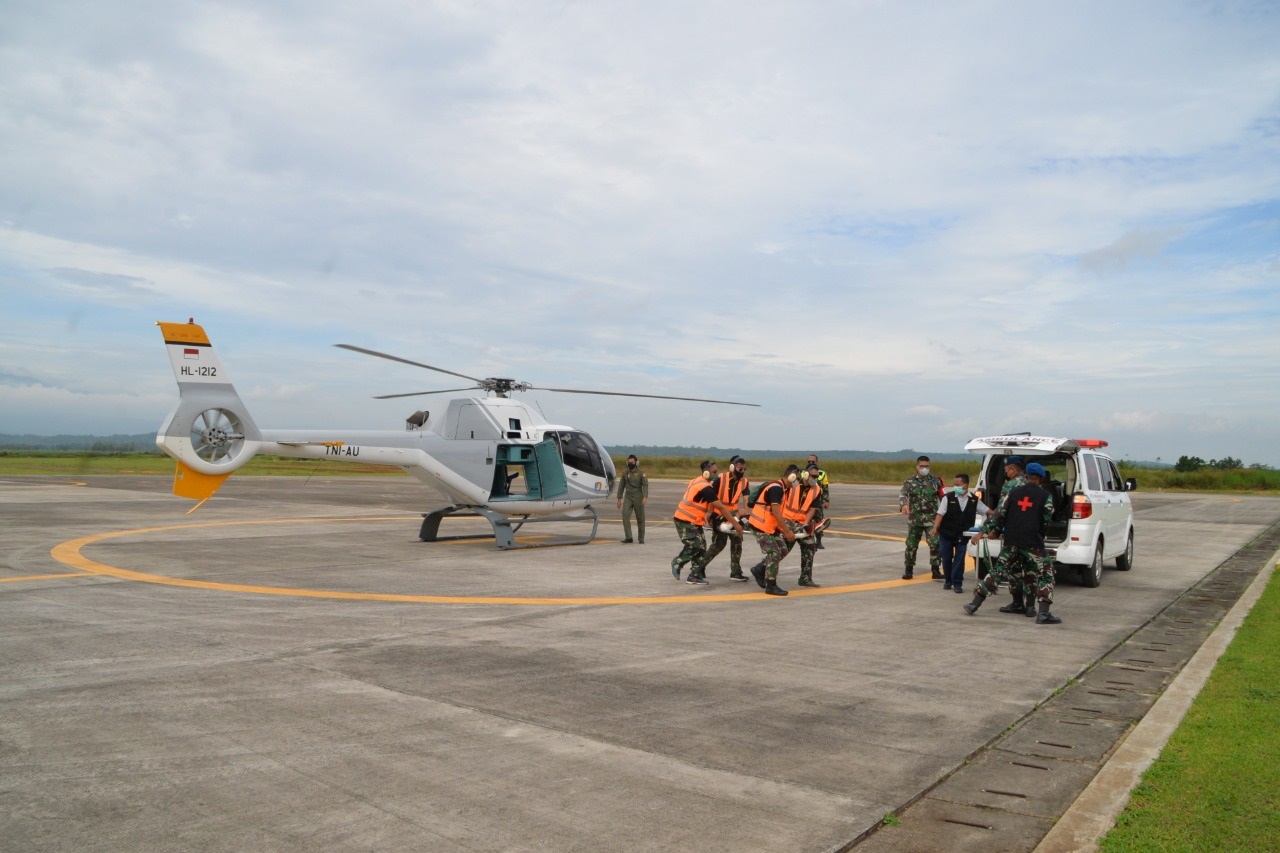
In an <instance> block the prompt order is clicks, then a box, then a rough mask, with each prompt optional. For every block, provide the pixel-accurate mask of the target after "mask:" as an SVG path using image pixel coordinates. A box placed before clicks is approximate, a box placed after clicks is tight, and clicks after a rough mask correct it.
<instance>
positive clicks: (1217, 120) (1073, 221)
mask: <svg viewBox="0 0 1280 853" xmlns="http://www.w3.org/2000/svg"><path fill="white" fill-rule="evenodd" d="M0 8H2V9H3V20H4V26H3V27H0V151H3V152H4V153H3V156H2V157H0V297H2V299H3V302H2V306H3V307H2V308H0V433H35V434H40V435H52V434H62V433H68V434H92V435H107V434H112V433H126V434H131V433H137V432H147V431H150V430H153V429H155V428H157V427H158V426H159V424H160V422H161V421H162V420H163V419H164V417H165V415H166V414H167V413H168V411H169V410H170V408H172V406H173V404H174V402H175V401H176V396H177V391H176V386H175V385H174V381H173V376H172V373H171V371H170V369H169V365H168V361H167V358H166V356H165V352H164V347H163V343H162V340H161V337H160V333H159V330H158V329H156V328H155V326H154V323H155V321H185V320H187V319H188V318H190V317H194V318H195V319H196V321H197V322H199V323H201V324H202V325H203V326H204V327H205V329H206V330H207V332H208V334H209V336H210V338H211V340H212V341H213V344H214V346H215V348H216V349H217V351H218V354H219V356H220V357H221V360H222V363H223V365H224V367H225V368H226V370H227V372H228V373H229V374H230V378H231V379H232V380H233V381H234V383H235V385H236V388H237V390H238V391H239V392H240V395H241V396H242V398H243V399H244V401H245V403H246V404H247V405H248V407H249V409H250V411H251V413H252V415H253V417H254V419H255V420H256V421H257V423H258V424H259V426H262V427H267V428H309V429H322V428H335V429H339V428H344V427H345V428H359V429H371V428H373V429H376V428H386V429H396V430H398V429H401V428H402V427H403V422H404V418H405V417H406V416H407V415H408V414H410V413H411V412H412V411H413V410H414V409H416V408H425V409H430V408H432V407H433V406H435V407H442V406H443V405H444V400H446V399H447V398H448V395H445V396H443V397H441V396H428V397H416V398H414V397H411V398H406V399H399V400H387V401H380V400H374V399H371V398H372V397H373V396H374V395H378V394H393V393H403V392H410V391H428V390H441V389H448V388H457V387H460V384H466V383H465V382H462V383H460V381H459V380H458V379H457V378H456V377H450V376H446V375H443V374H437V373H432V372H430V371H426V370H422V369H420V368H414V367H410V366H407V365H403V364H396V363H392V362H388V361H385V360H380V359H376V358H371V357H369V356H364V355H360V354H357V353H354V352H351V351H347V350H343V349H338V348H335V347H334V346H333V344H337V343H348V344H354V345H356V346H361V347H366V348H369V349H374V350H379V351H382V352H387V353H392V354H395V355H398V356H401V357H403V358H407V359H411V360H414V361H419V362H424V363H427V364H431V365H435V366H439V367H443V368H445V369H447V370H452V371H456V372H459V373H463V374H466V375H469V376H477V377H485V376H502V377H512V378H515V379H517V380H521V381H526V382H530V383H532V384H534V385H538V386H547V387H567V388H582V389H595V390H608V391H629V392H636V393H643V394H665V395H675V396H688V397H710V398H715V399H723V400H734V401H741V402H751V403H758V404H760V408H758V409H753V408H742V407H735V406H716V405H709V404H698V403H678V402H664V401H653V400H641V399H626V398H613V397H593V396H585V395H576V394H553V393H546V392H530V393H528V394H527V395H526V397H527V399H528V400H529V401H530V402H531V403H536V404H537V405H538V406H539V407H540V409H541V410H542V411H543V413H544V415H545V416H546V417H547V419H548V420H550V421H552V422H555V423H562V424H570V425H573V426H575V427H578V428H581V429H585V430H587V431H589V432H590V433H592V434H593V435H595V436H596V437H597V438H598V439H600V440H601V441H602V442H604V443H605V444H606V446H608V445H610V444H617V445H622V444H625V445H686V446H704V447H712V446H714V447H722V448H728V447H737V448H746V449H756V450H765V449H779V450H781V449H797V450H806V449H814V450H816V449H849V450H881V451H886V450H887V451H892V450H898V449H903V448H913V449H916V450H920V451H933V452H958V451H959V450H960V449H961V448H962V447H963V445H964V443H965V442H966V441H968V440H969V439H971V438H973V437H975V436H982V435H992V434H998V433H1002V432H1013V431H1024V430H1025V431H1031V432H1034V433H1037V434H1046V435H1059V436H1069V437H1077V438H1085V437H1089V438H1103V439H1106V440H1108V441H1109V442H1110V443H1111V448H1110V449H1111V451H1112V452H1113V454H1114V455H1115V456H1116V457H1117V458H1120V459H1130V460H1134V461H1139V460H1142V461H1155V460H1161V461H1165V462H1172V461H1175V460H1176V459H1177V458H1178V457H1179V456H1180V455H1184V454H1185V455H1196V456H1201V457H1203V458H1205V459H1211V458H1222V457H1224V456H1233V457H1237V458H1240V459H1242V460H1243V461H1244V462H1245V463H1261V464H1267V465H1272V466H1277V467H1280V441H1277V439H1278V438H1280V429H1278V428H1277V425H1278V423H1280V397H1278V395H1280V390H1278V389H1280V334H1278V332H1277V325H1278V324H1277V319H1278V317H1277V315H1280V50H1277V47H1276V46H1277V45H1280V4H1276V3H1272V2H1238V3H1232V2H1142V0H1129V2H1123V3H1115V2H1110V1H1109V0H1108V2H1087V0H1086V2H1077V3H1070V4H1065V3H1050V2H1012V0H1011V1H1010V2H986V1H985V0H984V1H983V2H979V1H978V0H955V1H954V2H946V3H941V2H938V3H922V2H881V0H847V2H821V3H818V2H803V0H801V2H797V0H788V2H785V3H782V2H779V3H772V2H760V3H753V4H746V5H744V4H741V3H731V2H704V0H681V2H665V0H655V2H646V3H626V2H610V0H593V1H592V2H554V3H552V2H536V0H534V2H426V1H425V0H424V1H423V2H418V1H417V0H415V2H408V0H366V2H362V3H360V4H351V3H340V2H329V0H306V2H302V0H292V2H272V0H254V2H236V0H227V2H188V1H187V0H163V2H161V1H160V0H155V2H141V1H140V0H137V1H134V0H122V1H121V2H117V3H110V4H104V3H98V2H87V0H85V2H80V0H60V2H56V3H47V2H34V0H33V1H32V2H27V1H26V0H3V2H0Z"/></svg>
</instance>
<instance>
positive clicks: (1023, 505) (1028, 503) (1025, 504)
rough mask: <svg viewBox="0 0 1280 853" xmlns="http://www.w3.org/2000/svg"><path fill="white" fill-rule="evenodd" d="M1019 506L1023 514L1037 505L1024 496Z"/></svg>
mask: <svg viewBox="0 0 1280 853" xmlns="http://www.w3.org/2000/svg"><path fill="white" fill-rule="evenodd" d="M1018 506H1019V507H1020V508H1021V509H1022V511H1023V512H1026V511H1027V510H1029V509H1031V508H1032V507H1033V506H1035V504H1034V503H1032V502H1031V498H1029V497H1027V496H1026V495H1023V496H1022V500H1020V501H1018Z"/></svg>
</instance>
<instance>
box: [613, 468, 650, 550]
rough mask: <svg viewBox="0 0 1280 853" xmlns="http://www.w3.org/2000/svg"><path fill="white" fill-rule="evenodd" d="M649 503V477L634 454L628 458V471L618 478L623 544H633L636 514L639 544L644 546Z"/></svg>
mask: <svg viewBox="0 0 1280 853" xmlns="http://www.w3.org/2000/svg"><path fill="white" fill-rule="evenodd" d="M648 502H649V477H648V476H647V475H646V474H645V473H644V471H643V470H641V468H640V460H639V459H637V458H636V455H635V454H634V453H633V454H631V455H630V456H628V457H627V470H626V471H624V472H623V473H622V476H621V477H619V478H618V509H620V510H622V535H623V540H622V542H623V544H624V545H629V544H631V515H632V513H634V514H635V517H636V528H637V532H638V533H639V534H640V539H639V542H640V544H641V545H643V544H644V507H645V504H647V503H648Z"/></svg>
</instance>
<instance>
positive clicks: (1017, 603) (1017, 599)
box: [1000, 590, 1026, 613]
mask: <svg viewBox="0 0 1280 853" xmlns="http://www.w3.org/2000/svg"><path fill="white" fill-rule="evenodd" d="M1025 609H1026V608H1025V605H1023V603H1022V590H1017V591H1015V592H1014V593H1013V601H1010V602H1009V603H1008V604H1006V605H1005V606H1004V607H1001V608H1000V612H1001V613H1021V612H1023V610H1025Z"/></svg>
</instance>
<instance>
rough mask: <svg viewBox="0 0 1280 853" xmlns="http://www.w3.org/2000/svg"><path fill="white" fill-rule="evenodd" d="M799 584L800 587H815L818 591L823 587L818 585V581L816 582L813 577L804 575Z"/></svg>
mask: <svg viewBox="0 0 1280 853" xmlns="http://www.w3.org/2000/svg"><path fill="white" fill-rule="evenodd" d="M799 584H800V586H808V587H813V588H815V589H816V588H817V587H820V586H822V584H820V583H818V582H817V581H815V580H814V579H813V578H812V577H810V576H808V575H802V576H801V577H800V581H799Z"/></svg>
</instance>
